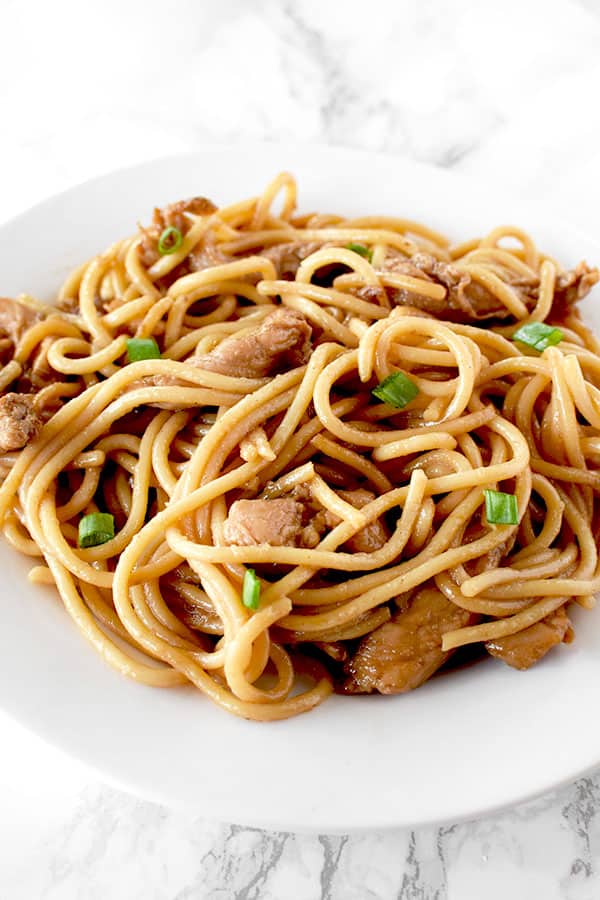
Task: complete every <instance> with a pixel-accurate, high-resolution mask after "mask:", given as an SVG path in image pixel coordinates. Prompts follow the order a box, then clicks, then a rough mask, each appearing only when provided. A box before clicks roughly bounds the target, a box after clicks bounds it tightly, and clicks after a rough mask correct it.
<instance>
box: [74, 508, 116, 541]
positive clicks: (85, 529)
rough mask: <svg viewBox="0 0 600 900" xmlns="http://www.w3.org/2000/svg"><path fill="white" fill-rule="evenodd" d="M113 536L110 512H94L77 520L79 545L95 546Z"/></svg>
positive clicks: (112, 520)
mask: <svg viewBox="0 0 600 900" xmlns="http://www.w3.org/2000/svg"><path fill="white" fill-rule="evenodd" d="M114 536H115V520H114V517H113V516H112V515H111V514H110V513H100V512H94V513H90V514H89V516H84V517H83V519H80V520H79V546H80V547H97V546H98V544H105V543H106V542H107V541H111V540H112V539H113V538H114Z"/></svg>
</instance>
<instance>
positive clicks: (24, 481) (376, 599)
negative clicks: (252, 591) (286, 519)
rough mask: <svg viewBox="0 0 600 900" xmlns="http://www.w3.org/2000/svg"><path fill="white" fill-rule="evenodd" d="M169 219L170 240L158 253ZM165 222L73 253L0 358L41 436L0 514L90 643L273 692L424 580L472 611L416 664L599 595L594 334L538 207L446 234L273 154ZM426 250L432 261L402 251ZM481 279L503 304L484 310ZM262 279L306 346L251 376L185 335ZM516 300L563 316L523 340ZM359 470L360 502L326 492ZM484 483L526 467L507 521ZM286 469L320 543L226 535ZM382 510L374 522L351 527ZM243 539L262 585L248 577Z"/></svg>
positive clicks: (227, 330)
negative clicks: (32, 378)
mask: <svg viewBox="0 0 600 900" xmlns="http://www.w3.org/2000/svg"><path fill="white" fill-rule="evenodd" d="M280 194H282V195H283V203H282V208H281V211H280V212H279V213H277V212H275V211H274V201H276V199H277V197H278V195H280ZM163 212H164V211H163ZM161 215H162V216H163V217H162V219H161ZM165 215H166V216H167V218H165ZM169 215H170V219H169ZM167 220H169V221H171V222H172V221H175V222H176V227H179V229H180V231H181V232H182V234H183V241H182V243H181V246H180V247H179V248H178V249H176V250H175V251H174V252H173V253H169V254H167V255H164V256H159V255H158V254H157V253H156V243H157V238H158V236H159V234H160V228H161V227H162V225H164V224H165V223H166V222H167ZM156 222H157V224H155V225H154V226H152V227H151V228H150V229H147V230H142V231H141V232H140V233H138V234H137V235H135V236H134V237H130V238H126V239H124V240H120V241H117V242H116V243H115V244H113V245H112V246H111V247H110V248H109V249H108V250H107V251H106V252H104V253H102V254H100V255H99V256H97V257H95V258H94V259H92V260H91V261H89V262H87V263H86V264H84V265H82V266H81V267H80V268H79V269H77V270H76V271H75V272H73V273H72V275H70V276H69V278H68V279H67V281H66V283H65V285H64V286H63V288H62V291H61V292H60V295H59V298H58V301H59V309H57V310H54V311H48V310H44V311H43V314H41V315H40V317H39V321H36V322H35V323H34V324H33V325H32V326H31V327H30V328H29V329H27V330H26V331H25V332H24V334H23V335H22V336H21V337H20V340H19V341H18V343H17V346H16V348H15V351H14V354H13V355H12V358H11V359H10V360H7V361H6V364H5V366H4V369H2V371H1V372H0V388H1V389H2V391H4V392H6V391H10V390H12V391H14V390H15V387H14V385H15V384H19V379H21V380H22V379H23V378H24V377H25V376H26V375H27V374H28V373H31V371H36V372H38V373H40V372H41V373H42V376H40V377H42V382H40V383H34V382H31V383H32V384H33V386H34V390H36V391H37V393H36V403H37V408H38V409H39V410H42V411H43V410H45V411H46V415H45V416H43V418H45V419H46V421H45V423H44V424H43V427H42V428H41V431H40V432H39V434H37V436H36V437H35V439H34V440H33V441H31V442H30V443H29V444H28V445H27V446H26V447H24V448H23V449H22V450H21V451H20V452H7V453H5V454H4V456H2V457H1V458H0V459H1V462H2V471H3V472H4V481H3V484H2V487H1V488H0V515H1V517H2V520H3V527H4V534H5V536H6V538H7V540H8V541H9V542H10V543H11V544H12V545H13V546H14V547H15V548H16V549H18V550H19V551H21V552H22V553H25V554H27V555H29V556H31V557H32V558H36V557H39V558H40V562H39V564H37V563H36V565H35V566H34V568H33V569H32V570H31V574H30V578H31V580H32V581H34V582H38V583H39V582H44V583H51V582H53V583H54V584H55V585H56V587H57V589H58V592H59V593H60V596H61V598H62V601H63V603H64V606H65V608H66V610H67V612H68V613H69V615H70V616H71V618H72V619H73V620H74V622H75V623H76V624H77V626H78V628H79V629H80V630H81V632H82V634H83V635H84V636H85V637H86V638H87V640H88V641H89V642H90V643H91V644H92V645H93V646H94V647H95V648H96V649H97V650H98V651H99V652H100V653H101V654H102V656H103V657H104V658H105V660H106V661H107V662H109V663H110V664H111V665H112V666H114V667H115V668H117V669H118V670H119V671H121V672H122V673H123V674H125V675H129V676H130V677H132V678H135V679H137V680H138V681H140V682H143V683H144V684H149V685H155V686H161V687H169V686H173V685H178V684H183V683H189V682H191V683H192V684H194V685H195V686H196V687H198V688H200V690H201V691H203V692H204V693H206V694H207V695H208V696H209V697H211V698H212V699H213V700H214V701H215V702H216V703H218V704H220V705H221V706H223V707H224V708H225V709H227V710H229V711H230V712H232V713H235V714H237V715H240V716H244V717H246V718H249V719H257V720H273V719H280V718H284V717H287V716H292V715H295V714H297V713H300V712H304V711H306V710H308V709H311V708H312V707H314V706H315V705H316V704H318V703H320V702H321V701H322V700H323V699H325V698H326V697H327V696H328V695H329V694H330V693H331V691H332V690H333V689H334V685H335V684H336V683H337V684H343V682H344V678H345V677H346V675H347V673H348V671H349V669H348V665H349V663H350V668H351V660H352V656H353V654H354V653H355V652H356V650H357V648H358V647H360V646H361V641H363V642H364V640H365V637H366V636H369V635H371V636H373V635H375V634H376V633H377V631H376V630H377V629H382V628H384V627H386V625H387V624H389V620H390V619H391V620H392V621H401V620H400V619H399V616H400V615H401V614H402V612H403V611H405V610H407V609H410V607H411V603H412V599H413V598H414V596H415V594H416V592H419V591H423V590H425V591H427V590H429V591H430V592H431V591H435V592H436V594H437V595H438V596H442V597H443V599H444V602H447V603H450V604H451V605H452V609H454V608H456V609H458V610H462V611H463V612H464V616H463V618H462V619H460V621H461V622H463V623H467V624H463V625H462V627H454V628H451V629H450V630H445V629H443V628H442V629H440V631H441V632H443V633H440V634H439V635H438V636H437V638H435V639H434V641H433V644H434V645H431V646H428V647H426V648H425V650H426V651H427V652H432V651H433V654H434V659H435V663H434V664H433V666H432V670H433V669H435V668H437V667H438V666H439V665H441V664H442V663H443V662H444V661H445V659H446V658H447V655H448V653H449V652H450V651H452V650H454V649H455V648H457V647H460V646H462V645H465V644H473V643H482V642H488V644H489V642H492V644H493V642H494V641H498V640H500V639H502V638H505V637H506V636H511V635H515V634H518V633H521V632H525V630H526V629H529V628H531V626H534V625H535V624H536V623H539V622H542V621H548V617H552V616H553V615H554V614H555V613H556V611H557V610H560V609H561V608H563V607H565V606H566V604H568V603H570V602H572V601H575V602H577V603H579V604H581V605H583V606H585V607H587V608H590V607H592V606H593V602H594V601H593V595H594V593H595V592H596V591H597V590H598V589H599V588H600V569H599V564H598V554H597V547H596V535H597V531H598V509H599V507H598V489H599V487H600V471H599V464H600V350H599V345H598V342H597V340H596V339H595V338H594V337H593V336H592V335H591V334H590V332H589V331H588V330H587V329H586V328H585V327H584V325H583V324H582V322H581V320H580V318H579V314H578V312H577V310H576V308H575V304H574V302H573V301H574V300H576V299H578V297H577V296H569V295H568V292H569V290H571V291H572V292H573V291H574V292H575V293H577V286H578V282H577V281H575V282H573V285H571V287H569V277H568V275H567V273H565V272H564V271H563V269H562V268H561V266H560V265H559V264H558V263H557V262H556V261H555V260H553V259H551V258H550V257H548V256H546V255H545V254H543V253H542V252H541V251H540V250H539V249H538V248H537V247H536V246H535V244H534V243H533V241H532V240H531V238H530V237H529V236H528V235H526V234H524V233H523V232H522V231H520V230H519V229H517V228H514V227H502V228H497V229H495V230H494V231H492V232H491V233H490V234H488V235H487V236H486V237H484V238H482V239H477V240H472V241H468V242H466V243H464V244H462V245H459V246H452V245H451V244H450V243H449V241H448V240H447V239H446V238H445V237H443V236H442V235H440V234H437V233H436V232H435V231H433V230H431V229H429V228H426V227H423V226H421V225H418V224H416V223H414V222H410V221H406V220H402V219H395V218H389V217H383V216H381V217H378V216H369V217H365V218H361V219H353V220H351V219H344V218H343V217H341V216H337V215H323V214H312V215H299V214H297V213H296V185H295V182H294V180H293V178H292V177H291V176H290V175H287V174H282V175H280V176H279V177H278V178H276V179H275V180H274V181H273V183H272V184H270V185H269V186H268V187H267V189H266V190H265V192H264V193H263V194H262V195H261V196H260V197H257V198H253V199H250V200H246V201H242V202H239V203H236V204H234V205H232V206H228V207H224V208H220V209H216V208H213V207H212V206H211V204H209V203H208V202H205V203H204V205H203V204H202V203H200V205H199V206H198V205H197V206H196V207H189V208H185V207H183V206H181V208H179V207H173V208H171V212H170V213H169V214H168V215H167V214H166V213H165V214H164V215H163V214H161V213H158V214H157V219H156ZM507 239H509V240H507ZM352 245H354V249H353V246H352ZM356 245H360V247H361V252H356ZM278 251H280V252H279V253H278ZM362 251H365V252H362ZM294 254H295V260H294V259H292V263H293V264H291V266H290V271H287V270H286V271H284V269H285V265H284V259H286V258H287V257H289V256H290V255H291V257H292V258H293V257H294ZM423 254H425V255H426V256H427V257H428V259H429V268H428V269H425V268H423V269H422V270H420V269H419V265H415V266H413V268H412V269H410V268H407V266H406V263H407V262H410V260H414V259H416V260H417V262H418V260H419V259H421V258H422V257H423ZM432 261H433V262H432ZM436 263H440V264H442V266H450V268H449V269H443V272H444V273H445V274H440V272H442V269H440V271H439V272H437V271H436V270H435V264H436ZM448 272H450V273H453V274H452V277H453V278H454V279H455V280H456V278H457V277H459V278H460V277H462V276H464V275H467V276H468V280H469V281H470V284H471V286H472V288H473V290H472V292H471V297H470V300H469V302H471V304H474V311H473V313H472V315H471V314H469V311H468V303H467V301H465V304H464V306H463V308H460V305H459V306H457V307H456V308H454V310H451V309H450V306H449V302H450V300H449V298H450V296H451V294H452V292H453V291H454V292H455V296H458V292H459V291H460V287H457V286H456V284H453V283H451V277H450V276H449V275H448ZM585 272H587V273H588V275H589V276H590V277H589V279H588V280H589V282H590V283H592V282H593V280H594V276H593V273H591V274H590V273H589V270H587V269H585ZM580 274H581V273H580ZM584 277H585V276H584ZM444 279H445V280H444ZM572 281H573V280H572ZM565 285H567V286H566V287H565ZM561 292H562V293H561ZM580 293H583V290H581V291H580ZM482 298H485V299H484V301H482ZM479 301H482V302H484V306H485V304H486V303H487V304H488V305H489V304H490V302H491V305H492V306H491V308H490V310H488V311H487V312H486V310H485V309H484V311H483V315H482V316H481V315H480V312H481V306H479V307H478V306H477V304H478V302H479ZM279 305H282V306H284V307H287V308H289V309H291V310H295V311H296V312H297V313H299V314H301V315H302V316H303V317H304V318H305V320H306V321H308V323H309V324H310V326H311V329H312V353H311V355H310V358H309V359H308V362H307V363H306V364H304V365H298V366H296V367H294V368H289V369H288V370H286V371H281V372H279V374H276V375H274V376H273V377H268V376H265V377H245V376H240V375H239V374H225V373H223V372H218V371H210V370H209V369H204V368H202V366H201V365H194V364H192V362H191V361H190V359H191V358H192V357H195V358H198V357H201V356H203V355H205V354H210V353H211V351H212V350H213V349H214V348H215V347H216V346H218V345H219V344H220V342H222V341H223V340H224V339H226V338H229V337H231V336H237V337H240V336H243V335H248V334H250V335H252V334H253V333H254V331H255V330H256V328H257V326H258V325H260V323H261V322H264V321H265V319H266V318H267V317H268V316H269V314H270V313H272V311H273V308H274V307H276V306H279ZM492 307H493V308H492ZM440 309H441V310H442V312H441V314H439V310H440ZM432 310H433V312H432ZM436 310H438V313H436ZM444 310H446V311H444ZM446 313H448V314H446ZM528 322H549V323H551V324H552V325H555V326H558V327H560V329H561V330H562V332H563V340H562V341H561V342H560V344H558V345H557V346H552V347H549V348H548V349H546V350H544V352H542V353H538V352H535V351H534V350H531V349H529V348H528V347H526V346H524V345H522V344H519V343H515V342H514V341H512V340H511V336H512V334H513V333H514V332H515V330H516V329H517V328H518V327H519V326H521V325H523V324H525V323H528ZM132 336H136V337H148V336H154V337H155V338H156V340H157V342H158V344H159V347H160V350H161V352H162V357H161V358H160V359H158V360H156V359H149V360H143V361H140V362H134V363H130V364H127V361H126V348H127V339H128V338H130V337H132ZM44 366H45V367H46V368H45V369H44ZM397 370H401V371H402V372H404V373H405V374H406V375H407V376H408V377H410V378H411V380H412V381H413V382H414V383H415V384H416V385H417V387H418V389H419V393H418V395H417V397H416V398H415V399H414V400H412V401H411V402H410V403H409V404H408V406H407V407H406V408H404V409H402V410H399V409H394V408H392V407H390V406H388V405H386V404H384V403H381V402H380V401H379V400H376V399H375V397H374V396H373V394H372V389H373V388H374V387H375V386H376V385H377V384H378V383H379V382H381V381H382V380H383V379H385V378H386V377H387V376H389V375H390V374H391V373H393V372H395V371H397ZM44 372H45V373H49V374H48V377H47V382H46V383H43V376H44ZM365 488H366V489H368V490H369V491H370V492H371V494H370V495H368V497H370V499H367V502H366V503H364V504H363V505H362V506H361V507H360V508H358V507H357V506H356V505H354V504H353V503H352V502H351V500H349V499H348V498H347V497H346V498H345V497H344V494H343V493H342V494H340V493H339V491H340V490H342V491H343V490H344V489H354V490H357V489H365ZM484 489H491V490H502V491H504V492H507V493H513V494H515V495H516V498H517V504H518V514H519V523H518V524H517V525H490V524H489V523H488V522H487V521H486V518H485V516H484V514H483V509H484V507H483V503H484V493H483V492H484ZM294 490H295V491H296V495H298V491H300V495H301V496H304V497H305V498H306V497H308V498H309V499H310V503H311V504H312V507H311V508H312V509H313V511H314V509H319V510H321V511H322V513H323V515H325V518H326V519H327V516H328V517H329V518H328V519H327V521H328V522H329V525H328V526H327V527H326V528H324V529H323V530H322V531H321V532H320V533H319V535H318V543H317V545H316V546H303V545H302V543H301V542H300V541H298V542H296V543H294V544H293V545H291V544H290V543H287V544H279V545H277V544H275V545H273V544H265V543H249V544H247V545H244V544H239V543H237V544H235V543H227V541H226V539H225V535H226V522H227V518H228V511H229V510H230V508H231V506H232V504H233V502H234V501H236V500H238V499H240V498H242V499H247V500H248V499H249V500H252V499H256V498H278V497H279V498H281V497H286V496H291V495H292V493H293V491H294ZM99 509H100V510H104V511H110V512H111V513H113V515H114V517H115V522H116V525H117V530H116V534H115V537H114V538H113V539H111V540H109V541H107V542H106V543H103V544H101V545H99V546H95V547H90V548H87V549H81V548H79V547H78V543H77V527H78V522H79V520H80V519H81V517H82V516H84V515H86V514H89V513H91V512H94V511H97V510H99ZM377 522H382V523H384V524H385V527H386V529H387V532H386V538H385V541H384V542H383V544H382V545H381V546H378V547H377V549H373V550H372V551H370V552H364V551H363V552H361V551H352V550H351V549H350V548H349V542H350V544H351V541H352V538H353V537H354V536H356V535H357V534H358V533H359V532H361V530H362V529H364V528H365V527H366V526H368V525H369V524H372V523H377ZM336 523H337V524H336ZM248 567H252V568H255V569H256V571H257V574H258V576H259V578H260V579H261V594H260V603H259V606H258V609H256V610H252V609H248V608H246V607H245V606H244V605H243V603H242V582H243V578H244V573H245V571H246V569H247V568H248ZM422 596H425V597H427V596H429V595H428V594H427V593H425V594H422ZM461 615H462V614H461ZM428 624H429V625H430V624H431V623H430V622H429V623H428ZM417 630H418V629H417ZM433 633H435V627H434V629H433ZM570 635H571V632H570V630H568V631H567V632H566V633H565V637H566V638H568V637H570ZM415 640H416V642H417V647H416V651H415V652H416V653H420V652H421V651H423V644H422V643H421V644H420V645H419V644H418V641H419V640H420V639H419V638H416V639H415ZM374 646H376V644H375V645H374ZM491 646H492V645H491V644H489V647H491ZM409 657H410V653H409ZM407 659H408V657H407ZM409 662H410V659H409ZM413 662H414V660H413ZM427 674H431V673H430V672H429V673H425V675H423V673H421V676H420V677H419V678H418V679H417V683H420V682H421V681H422V680H424V678H425V677H427ZM407 686H408V687H410V686H411V685H407ZM378 687H379V689H382V690H385V687H382V686H381V685H378ZM396 688H397V689H405V688H404V687H398V686H397V685H396ZM391 689H393V686H392V688H391Z"/></svg>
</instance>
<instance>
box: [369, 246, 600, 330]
mask: <svg viewBox="0 0 600 900" xmlns="http://www.w3.org/2000/svg"><path fill="white" fill-rule="evenodd" d="M383 268H384V272H391V273H393V274H397V275H410V276H411V277H412V278H420V279H423V280H425V281H430V282H434V283H436V284H441V285H443V287H445V288H446V297H444V298H443V299H441V300H437V299H435V298H432V297H424V296H420V295H419V294H416V293H414V292H413V291H409V290H406V289H404V288H395V287H391V286H390V287H387V288H386V289H385V290H386V294H387V296H388V298H389V299H390V300H391V301H392V303H394V304H395V305H396V306H411V307H416V308H417V309H418V310H422V311H423V312H424V313H427V314H429V315H433V316H435V317H436V318H439V319H446V320H448V321H452V322H466V323H468V322H478V321H481V320H484V319H490V318H498V319H505V318H508V317H509V316H510V313H509V311H508V310H507V308H506V307H505V306H504V304H503V303H501V302H500V301H499V300H498V298H497V297H496V296H495V295H494V294H492V293H491V292H490V291H488V289H487V288H486V287H484V286H483V285H482V284H479V283H478V282H477V281H475V280H473V278H472V277H471V275H470V274H469V273H468V272H463V271H461V270H460V268H459V267H458V266H456V265H455V264H453V263H447V262H443V261H441V260H438V259H436V258H435V257H434V256H431V255H430V254H428V253H417V254H415V255H414V256H413V257H412V258H411V259H407V258H406V257H404V256H401V255H393V254H391V255H388V257H387V258H386V260H385V262H384V267H383ZM599 279H600V273H599V272H598V270H597V269H590V268H589V267H588V266H587V265H586V264H585V263H580V264H579V265H578V266H577V268H576V269H574V270H571V271H568V272H563V273H562V274H560V275H559V276H558V278H557V281H556V287H555V297H554V305H553V314H555V315H558V316H560V315H564V314H565V313H566V311H567V309H568V307H569V306H570V305H572V304H574V303H576V302H577V301H578V300H580V299H581V298H582V297H585V295H586V294H588V293H589V291H590V290H591V288H592V287H593V285H594V284H596V282H597V281H598V280H599ZM503 280H504V281H505V282H506V283H507V284H509V285H510V286H511V287H512V288H513V290H515V291H516V293H517V294H518V296H519V298H520V299H521V300H522V301H523V303H525V305H526V306H527V308H528V309H532V308H533V306H534V305H535V303H536V301H537V298H538V292H539V279H538V278H537V277H535V278H528V277H524V276H521V275H518V274H516V273H514V272H509V271H506V272H505V274H504V275H503ZM380 290H381V289H379V288H377V287H372V286H370V285H369V286H366V287H363V288H360V289H359V290H358V291H357V294H358V296H360V297H361V299H364V300H369V301H370V302H378V299H379V298H378V294H377V292H378V291H380Z"/></svg>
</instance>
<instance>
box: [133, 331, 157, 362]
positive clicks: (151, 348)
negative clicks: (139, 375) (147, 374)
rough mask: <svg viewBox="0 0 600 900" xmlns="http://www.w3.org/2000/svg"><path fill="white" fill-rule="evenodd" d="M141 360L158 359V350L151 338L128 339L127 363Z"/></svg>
mask: <svg viewBox="0 0 600 900" xmlns="http://www.w3.org/2000/svg"><path fill="white" fill-rule="evenodd" d="M142 359H160V350H159V349H158V344H157V343H156V341H155V340H154V338H153V337H149V338H129V340H128V341H127V361H128V362H130V363H132V362H140V360H142Z"/></svg>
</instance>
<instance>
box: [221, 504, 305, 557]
mask: <svg viewBox="0 0 600 900" xmlns="http://www.w3.org/2000/svg"><path fill="white" fill-rule="evenodd" d="M301 534H302V504H301V503H298V501H297V500H293V499H292V498H291V497H277V498H274V499H273V500H236V501H235V503H232V504H231V507H230V509H229V513H228V516H227V520H226V522H225V525H224V527H223V536H224V538H225V541H226V542H227V543H228V544H235V545H237V546H238V547H253V546H258V545H259V544H270V546H271V547H295V546H296V544H297V541H298V540H299V538H300V536H301Z"/></svg>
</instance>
